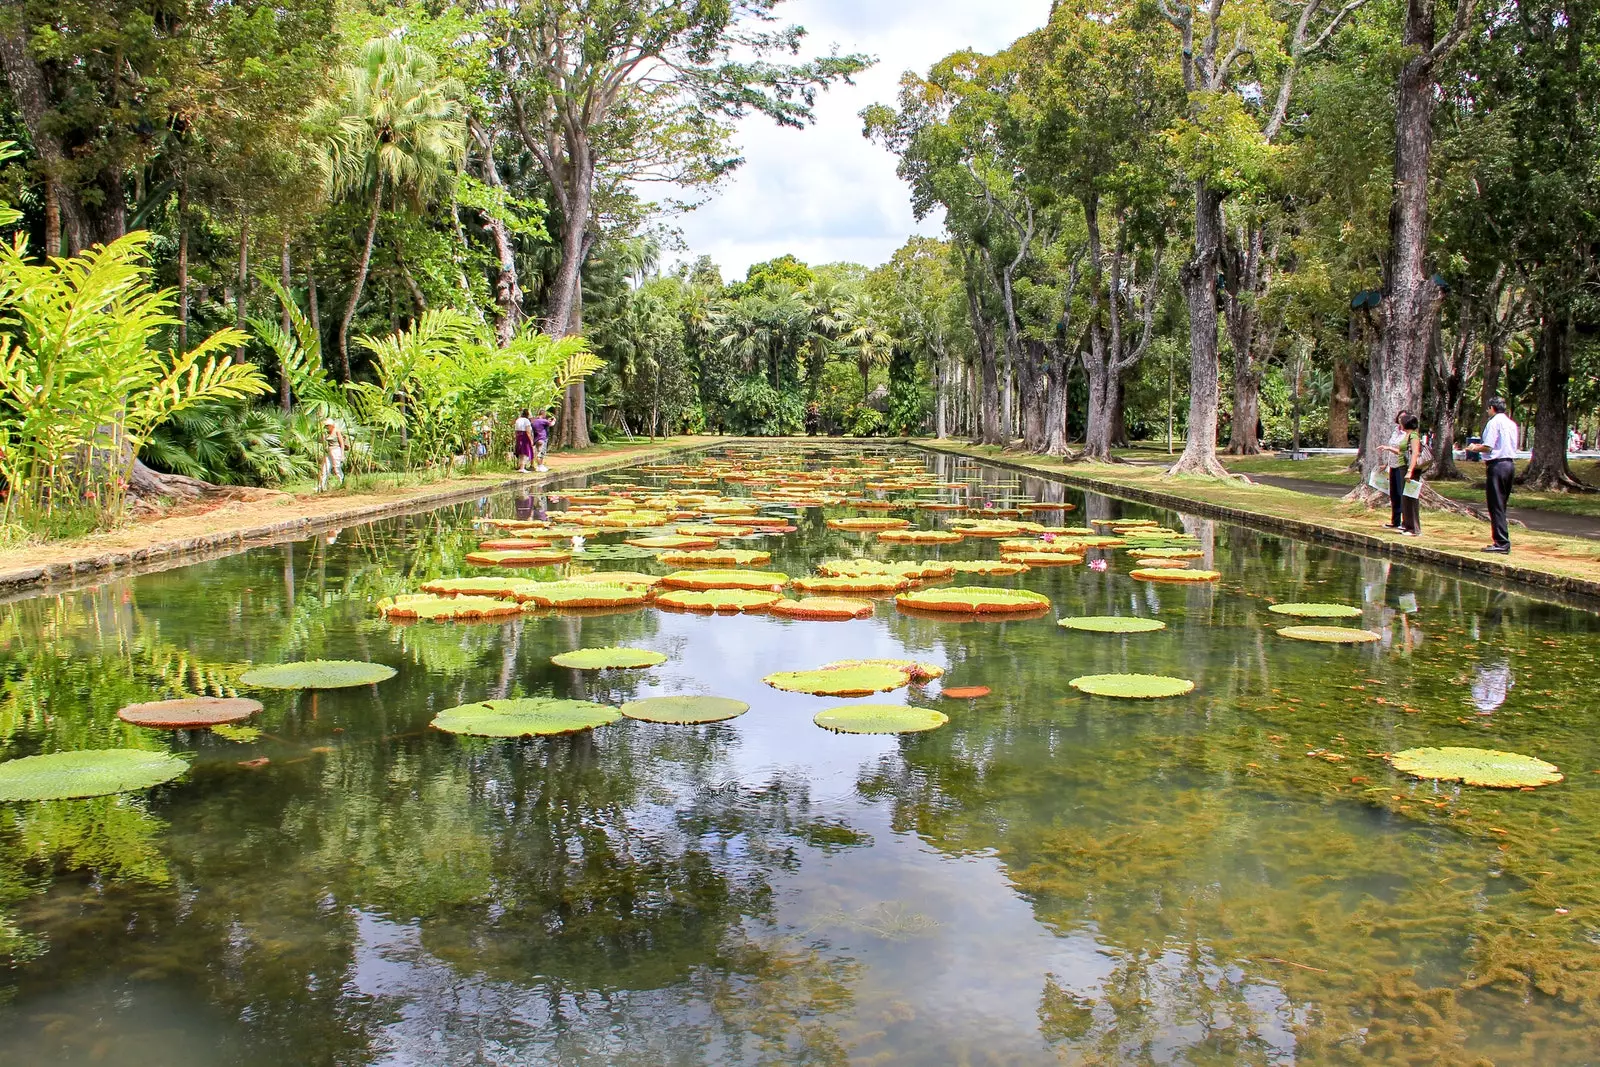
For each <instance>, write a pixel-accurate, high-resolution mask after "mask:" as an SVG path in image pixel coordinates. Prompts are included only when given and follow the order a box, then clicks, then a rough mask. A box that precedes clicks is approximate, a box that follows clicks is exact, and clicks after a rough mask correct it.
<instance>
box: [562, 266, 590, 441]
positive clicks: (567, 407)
mask: <svg viewBox="0 0 1600 1067" xmlns="http://www.w3.org/2000/svg"><path fill="white" fill-rule="evenodd" d="M568 325H569V326H570V327H571V331H570V332H571V333H574V334H579V333H582V332H583V290H582V289H579V290H578V291H577V292H576V293H575V294H574V296H573V300H572V311H571V318H570V319H569V321H568ZM561 444H562V446H563V447H564V448H588V447H589V445H590V444H591V441H590V439H589V395H588V390H586V389H585V388H584V383H583V382H582V381H581V380H580V381H576V382H573V383H572V384H571V385H569V386H567V391H566V392H565V393H564V394H563V395H562V397H561Z"/></svg>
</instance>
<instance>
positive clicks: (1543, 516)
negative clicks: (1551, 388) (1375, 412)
mask: <svg viewBox="0 0 1600 1067" xmlns="http://www.w3.org/2000/svg"><path fill="white" fill-rule="evenodd" d="M1250 480H1251V481H1252V482H1261V483H1263V484H1265V485H1275V486H1277V487H1278V488H1279V489H1292V490H1293V491H1294V492H1296V493H1310V494H1311V495H1312V496H1321V497H1342V496H1344V495H1345V494H1346V493H1348V492H1349V491H1350V489H1349V487H1347V486H1342V485H1329V484H1328V483H1326V482H1314V481H1310V480H1308V479H1305V478H1282V477H1279V476H1278V475H1276V474H1252V475H1250ZM1516 498H1517V494H1516V490H1512V493H1511V499H1512V500H1515V499H1516ZM1506 514H1507V515H1508V516H1509V517H1510V518H1512V519H1514V520H1515V521H1517V522H1520V523H1522V525H1524V526H1526V527H1527V528H1528V529H1530V530H1538V531H1540V532H1542V533H1553V534H1561V535H1562V536H1563V537H1589V538H1594V539H1597V540H1600V519H1591V518H1589V517H1588V516H1586V515H1566V514H1563V513H1561V512H1559V511H1541V510H1539V509H1538V508H1516V507H1512V508H1507V509H1506ZM1423 521H1424V522H1426V521H1427V514H1426V513H1424V514H1423Z"/></svg>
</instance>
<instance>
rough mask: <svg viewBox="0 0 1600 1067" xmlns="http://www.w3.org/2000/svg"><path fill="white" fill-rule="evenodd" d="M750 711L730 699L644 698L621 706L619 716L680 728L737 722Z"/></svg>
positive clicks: (744, 705)
mask: <svg viewBox="0 0 1600 1067" xmlns="http://www.w3.org/2000/svg"><path fill="white" fill-rule="evenodd" d="M749 710H750V705H749V704H746V703H745V702H744V701H742V700H733V699H731V698H729V697H702V696H681V697H646V698H645V699H643V700H634V701H630V702H628V703H626V704H624V705H622V714H623V715H625V716H626V717H628V718H630V719H638V720H639V721H640V722H665V723H673V724H675V725H682V726H689V725H693V724H695V723H703V722H723V721H724V720H727V719H736V718H738V717H739V716H740V715H743V714H744V713H745V712H747V711H749Z"/></svg>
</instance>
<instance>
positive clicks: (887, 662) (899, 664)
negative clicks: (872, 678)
mask: <svg viewBox="0 0 1600 1067" xmlns="http://www.w3.org/2000/svg"><path fill="white" fill-rule="evenodd" d="M851 667H893V668H894V669H895V670H897V671H905V672H906V674H907V675H909V676H910V678H911V680H912V681H913V682H917V683H919V684H920V683H922V682H931V681H933V680H934V679H935V678H943V677H944V668H943V667H941V666H939V665H938V664H937V663H924V662H923V661H921V660H915V659H891V658H887V657H886V658H880V659H841V660H835V661H834V662H833V663H824V664H823V665H822V666H821V667H820V668H818V669H819V670H824V671H840V670H846V669H848V668H851Z"/></svg>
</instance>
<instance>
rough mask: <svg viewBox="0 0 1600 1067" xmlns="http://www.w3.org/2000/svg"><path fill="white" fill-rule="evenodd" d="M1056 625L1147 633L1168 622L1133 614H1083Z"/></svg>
mask: <svg viewBox="0 0 1600 1067" xmlns="http://www.w3.org/2000/svg"><path fill="white" fill-rule="evenodd" d="M1056 625H1057V626H1060V627H1062V628H1063V629H1067V630H1083V631H1086V632H1088V633H1095V634H1145V633H1150V632H1152V631H1154V630H1165V629H1166V628H1167V624H1166V623H1164V622H1162V621H1161V620H1160V619H1141V618H1138V617H1136V616H1133V615H1082V616H1079V617H1078V618H1075V619H1062V620H1060V621H1059V622H1057V623H1056Z"/></svg>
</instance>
